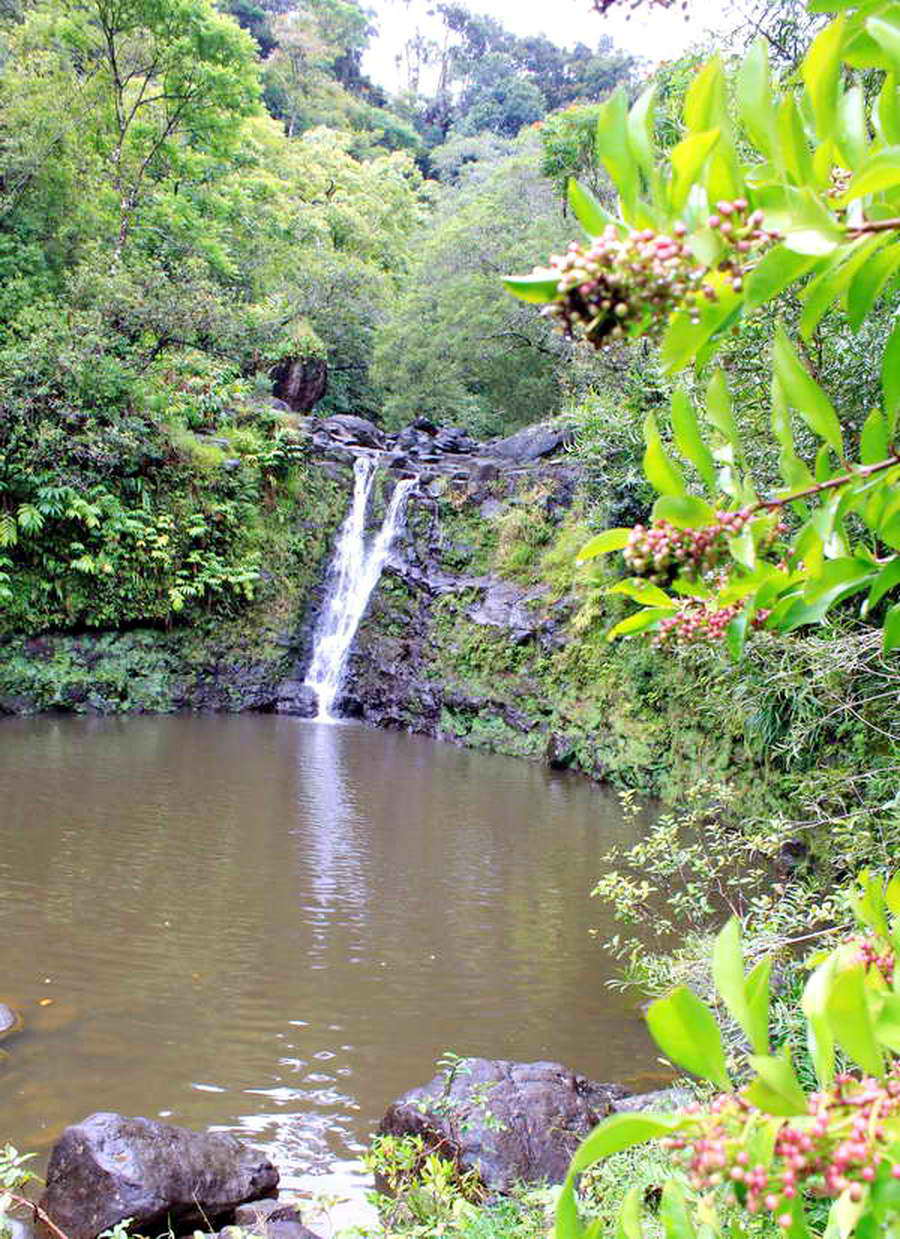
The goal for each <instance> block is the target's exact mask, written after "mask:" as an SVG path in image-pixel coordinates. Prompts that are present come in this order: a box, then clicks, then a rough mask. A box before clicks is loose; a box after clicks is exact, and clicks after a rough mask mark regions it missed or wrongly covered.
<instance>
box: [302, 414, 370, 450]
mask: <svg viewBox="0 0 900 1239" xmlns="http://www.w3.org/2000/svg"><path fill="white" fill-rule="evenodd" d="M315 429H316V432H317V433H318V434H325V435H328V436H329V437H330V438H332V439H334V440H336V441H337V442H338V443H341V444H346V445H347V446H348V447H374V448H381V447H384V445H385V437H384V434H383V433H382V431H380V430H379V429H378V427H377V426H376V425H375V423H374V422H370V421H369V420H368V419H367V418H365V417H355V416H354V415H353V414H352V413H336V414H335V415H334V416H333V417H325V418H323V419H322V421H320V422H317V423H316V427H315Z"/></svg>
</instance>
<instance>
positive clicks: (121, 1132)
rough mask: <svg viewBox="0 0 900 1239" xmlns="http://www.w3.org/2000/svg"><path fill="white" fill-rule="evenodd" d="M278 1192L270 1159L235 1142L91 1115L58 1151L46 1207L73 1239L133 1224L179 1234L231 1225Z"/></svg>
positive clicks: (140, 1230) (116, 1116)
mask: <svg viewBox="0 0 900 1239" xmlns="http://www.w3.org/2000/svg"><path fill="white" fill-rule="evenodd" d="M277 1187H278V1171H277V1170H276V1169H275V1167H274V1166H273V1165H272V1163H271V1162H270V1161H269V1160H268V1158H266V1157H263V1156H262V1155H261V1154H260V1153H256V1152H254V1151H253V1150H252V1149H250V1148H249V1147H248V1146H247V1145H245V1144H244V1143H242V1142H241V1141H240V1140H238V1139H236V1138H235V1137H234V1136H229V1135H221V1134H218V1133H212V1132H203V1133H198V1132H193V1131H188V1130H187V1129H186V1128H183V1127H171V1126H169V1124H167V1123H158V1122H156V1121H155V1120H153V1119H145V1118H124V1117H123V1116H122V1115H121V1114H92V1115H91V1116H90V1117H89V1118H87V1119H85V1120H84V1122H82V1123H78V1124H76V1125H75V1126H73V1127H67V1128H66V1130H65V1131H64V1132H63V1134H62V1136H61V1137H60V1139H59V1140H58V1142H57V1143H56V1144H55V1145H54V1147H53V1152H52V1153H51V1155H50V1164H49V1166H48V1168H47V1180H46V1187H45V1190H44V1194H43V1196H42V1197H41V1200H40V1205H41V1208H42V1209H44V1211H45V1212H46V1213H47V1214H48V1215H49V1216H50V1218H51V1219H52V1220H53V1221H54V1222H55V1223H56V1225H57V1226H59V1227H60V1229H61V1230H63V1231H64V1232H65V1233H66V1235H67V1236H68V1239H95V1236H97V1235H99V1234H100V1233H102V1232H103V1231H104V1230H108V1229H109V1228H110V1227H112V1226H115V1225H116V1223H118V1222H121V1221H123V1220H124V1219H126V1218H130V1219H131V1223H130V1228H131V1229H132V1230H133V1231H135V1232H137V1233H139V1234H145V1235H156V1234H159V1233H160V1232H162V1231H166V1230H168V1229H169V1228H171V1229H172V1230H173V1232H174V1233H175V1234H180V1233H184V1232H189V1231H190V1230H192V1229H193V1228H194V1227H196V1226H199V1225H202V1224H206V1223H208V1222H210V1221H211V1222H214V1223H215V1222H220V1223H222V1222H229V1221H231V1220H232V1218H233V1216H234V1211H235V1209H236V1208H237V1207H238V1206H239V1205H241V1204H244V1203H246V1202H248V1201H253V1200H259V1199H261V1198H263V1197H266V1196H271V1195H272V1194H273V1193H274V1192H275V1190H276V1188H277ZM285 1239H288V1237H285Z"/></svg>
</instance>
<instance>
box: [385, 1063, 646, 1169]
mask: <svg viewBox="0 0 900 1239" xmlns="http://www.w3.org/2000/svg"><path fill="white" fill-rule="evenodd" d="M623 1094H624V1090H623V1089H620V1088H619V1087H618V1086H617V1085H615V1084H595V1083H594V1082H593V1081H591V1080H587V1079H585V1077H584V1076H579V1075H576V1074H575V1073H574V1072H572V1071H570V1070H569V1069H568V1068H567V1067H564V1066H562V1064H561V1063H512V1062H504V1061H492V1060H490V1059H486V1058H467V1059H464V1060H463V1061H462V1064H461V1065H460V1066H459V1067H458V1068H457V1069H456V1070H455V1071H453V1072H451V1073H447V1074H442V1075H438V1076H435V1078H434V1079H433V1080H432V1081H431V1082H430V1083H429V1084H426V1085H425V1087H424V1088H418V1089H413V1091H412V1092H410V1093H407V1094H406V1095H405V1096H403V1097H401V1098H400V1099H399V1100H398V1101H395V1102H394V1104H393V1105H392V1106H391V1107H390V1108H389V1109H388V1111H387V1113H386V1114H385V1116H384V1118H383V1119H382V1121H381V1125H380V1126H379V1129H378V1130H379V1132H380V1133H381V1134H384V1135H393V1136H406V1135H411V1136H415V1135H420V1136H422V1137H423V1138H424V1139H425V1141H426V1143H427V1144H428V1145H429V1146H430V1147H432V1148H440V1152H441V1154H442V1156H445V1157H450V1158H452V1159H453V1160H455V1161H457V1162H458V1163H459V1165H460V1166H461V1167H462V1168H463V1169H464V1170H469V1169H473V1170H477V1172H478V1173H479V1175H480V1176H481V1178H482V1180H483V1182H484V1184H485V1186H486V1187H487V1188H488V1189H490V1190H492V1191H500V1192H503V1191H508V1190H509V1189H510V1188H511V1187H512V1186H513V1185H514V1184H515V1183H517V1182H525V1183H536V1182H542V1181H547V1182H550V1183H561V1182H562V1181H563V1179H564V1178H565V1175H566V1171H567V1170H568V1166H569V1161H570V1159H571V1156H572V1153H573V1152H574V1150H575V1148H576V1147H577V1146H578V1143H579V1142H580V1141H581V1140H582V1139H583V1137H584V1136H586V1135H587V1133H588V1132H589V1131H590V1130H591V1128H592V1127H594V1126H595V1125H596V1124H597V1123H598V1122H599V1121H600V1119H602V1118H604V1117H605V1116H606V1115H607V1114H609V1113H610V1112H611V1111H612V1107H613V1102H614V1101H615V1099H616V1098H618V1097H621V1096H622V1095H623Z"/></svg>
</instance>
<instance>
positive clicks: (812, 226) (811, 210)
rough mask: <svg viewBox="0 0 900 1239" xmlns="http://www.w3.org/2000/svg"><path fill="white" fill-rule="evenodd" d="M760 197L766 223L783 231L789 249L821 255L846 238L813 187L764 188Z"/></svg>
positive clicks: (767, 225)
mask: <svg viewBox="0 0 900 1239" xmlns="http://www.w3.org/2000/svg"><path fill="white" fill-rule="evenodd" d="M759 200H760V205H761V207H762V209H763V211H764V212H765V223H766V227H767V228H771V229H774V230H775V231H776V232H780V233H781V234H782V236H783V238H784V239H783V241H782V244H783V245H784V246H785V248H786V249H789V250H794V251H795V252H796V253H798V254H807V255H818V256H821V255H824V254H830V253H832V251H833V250H834V249H835V248H836V247H837V246H838V245H839V244H840V243H841V242H842V241H843V240H844V231H843V229H842V228H840V227H839V226H838V224H837V222H836V221H835V219H834V216H833V215H832V214H831V213H830V212H829V211H828V210H827V208H826V207H825V206H823V204H822V202H821V201H820V199H819V198H818V197H817V196H816V195H815V194H814V193H813V191H812V190H811V189H808V188H802V189H795V188H794V187H793V186H791V185H787V186H778V187H776V188H774V189H772V190H771V191H761V192H760V194H759Z"/></svg>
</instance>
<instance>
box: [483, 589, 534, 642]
mask: <svg viewBox="0 0 900 1239" xmlns="http://www.w3.org/2000/svg"><path fill="white" fill-rule="evenodd" d="M542 592H543V591H542V590H540V589H538V590H522V589H519V588H518V586H516V585H513V584H512V582H511V581H499V580H492V581H491V582H490V584H489V586H488V588H487V590H486V591H485V595H484V598H483V599H482V600H481V602H479V603H476V604H475V606H473V607H470V608H469V610H468V611H467V612H466V615H467V616H468V618H469V619H470V620H472V622H473V623H474V624H486V625H489V626H490V627H491V628H503V629H505V630H506V631H507V632H508V633H509V634H510V636H511V638H512V640H513V641H515V642H520V641H525V640H527V639H528V637H532V636H534V634H535V633H536V632H537V630H538V629H539V628H540V626H541V620H540V617H539V616H537V615H536V614H535V612H534V611H533V610H532V608H531V607H529V606H528V605H527V604H528V603H529V602H531V601H532V600H533V599H535V598H537V597H539V596H540V595H541V593H542Z"/></svg>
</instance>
